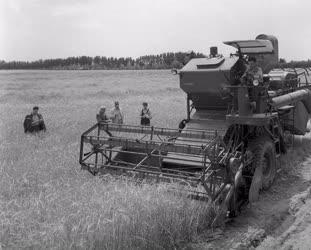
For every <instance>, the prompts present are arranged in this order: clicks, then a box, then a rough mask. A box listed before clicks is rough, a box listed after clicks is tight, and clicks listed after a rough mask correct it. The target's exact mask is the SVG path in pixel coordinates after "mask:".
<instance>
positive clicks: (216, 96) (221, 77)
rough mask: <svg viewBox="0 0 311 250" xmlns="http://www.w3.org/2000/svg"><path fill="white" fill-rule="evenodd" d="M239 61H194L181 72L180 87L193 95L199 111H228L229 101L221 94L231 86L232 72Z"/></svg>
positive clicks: (232, 58) (214, 59)
mask: <svg viewBox="0 0 311 250" xmlns="http://www.w3.org/2000/svg"><path fill="white" fill-rule="evenodd" d="M238 60H239V58H238V57H236V56H233V57H229V58H224V57H219V58H197V59H192V60H191V61H190V62H189V63H188V64H187V65H185V66H184V67H183V68H182V69H181V70H180V87H181V89H182V90H183V91H185V92H186V93H187V94H189V95H191V99H192V102H193V106H194V107H195V108H196V109H197V110H201V109H208V110H226V109H227V101H226V100H224V99H223V97H222V95H221V92H222V91H223V90H224V89H225V88H226V87H227V86H229V85H230V81H231V77H232V73H231V70H232V68H233V67H234V66H235V64H236V63H237V61H238Z"/></svg>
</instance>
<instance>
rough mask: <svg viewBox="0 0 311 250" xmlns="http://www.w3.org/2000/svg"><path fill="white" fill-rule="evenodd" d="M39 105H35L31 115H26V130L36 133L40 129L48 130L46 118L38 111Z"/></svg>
mask: <svg viewBox="0 0 311 250" xmlns="http://www.w3.org/2000/svg"><path fill="white" fill-rule="evenodd" d="M38 110H39V107H37V106H35V107H33V109H32V113H31V114H30V115H26V117H25V120H24V132H25V133H34V132H39V131H42V130H43V131H46V127H45V124H44V120H43V117H42V115H41V114H39V113H38Z"/></svg>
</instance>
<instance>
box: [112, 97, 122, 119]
mask: <svg viewBox="0 0 311 250" xmlns="http://www.w3.org/2000/svg"><path fill="white" fill-rule="evenodd" d="M123 118H124V116H123V113H122V111H121V109H120V104H119V102H118V101H115V102H114V109H113V110H112V111H111V120H112V123H116V124H123Z"/></svg>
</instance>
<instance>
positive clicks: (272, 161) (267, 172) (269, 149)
mask: <svg viewBox="0 0 311 250" xmlns="http://www.w3.org/2000/svg"><path fill="white" fill-rule="evenodd" d="M248 148H249V150H250V151H251V152H252V153H253V157H254V158H253V169H254V170H255V171H256V169H257V168H260V167H261V165H262V167H263V172H262V189H264V190H266V189H268V188H270V187H271V185H272V183H273V181H274V178H275V175H276V167H277V166H276V152H275V145H274V143H273V142H272V139H271V138H269V137H268V136H263V137H259V138H256V139H254V140H252V141H251V142H250V143H249V145H248ZM265 160H267V164H268V169H267V168H266V169H264V164H265Z"/></svg>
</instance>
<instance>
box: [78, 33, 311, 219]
mask: <svg viewBox="0 0 311 250" xmlns="http://www.w3.org/2000/svg"><path fill="white" fill-rule="evenodd" d="M225 44H227V45H230V46H233V47H235V48H236V49H237V53H236V54H233V55H230V56H229V57H223V56H221V55H217V52H216V53H214V52H215V51H214V50H215V48H214V47H213V53H212V55H211V56H209V57H207V58H195V59H192V60H190V61H189V62H188V63H187V64H186V65H185V66H184V67H183V68H182V69H181V70H180V71H179V72H178V75H179V78H180V87H181V88H182V89H183V90H184V91H185V92H186V94H187V101H186V104H187V106H186V107H187V117H186V118H185V120H184V121H183V122H182V123H181V124H184V126H181V127H180V128H179V129H169V128H159V127H153V126H150V127H146V126H133V125H119V124H112V123H97V124H95V125H94V126H93V127H91V128H90V129H89V130H87V131H86V132H84V133H83V134H82V136H81V148H80V160H79V162H80V164H81V166H82V168H83V169H86V170H88V171H89V172H91V173H92V174H94V175H95V174H97V173H106V172H109V173H116V174H123V173H126V174H130V175H133V177H135V178H137V177H139V178H140V177H143V178H152V179H155V180H156V181H160V180H161V181H162V180H164V181H175V182H178V183H180V184H182V185H183V186H187V187H188V188H187V189H186V190H187V192H188V193H189V195H190V196H191V197H192V198H195V199H201V200H208V201H210V202H212V203H214V204H215V205H216V206H217V208H218V217H219V216H221V215H235V214H236V213H237V211H238V210H239V209H240V207H241V205H242V204H243V203H244V202H245V201H255V200H256V199H257V198H258V194H259V191H260V190H261V189H268V188H269V187H270V186H271V184H272V182H273V180H274V178H275V176H276V172H277V161H278V158H279V156H280V155H281V154H284V153H286V150H287V148H288V146H290V145H289V144H290V140H288V137H289V135H303V134H305V133H306V132H307V122H308V119H309V114H310V113H311V91H310V87H311V85H309V81H308V79H309V73H310V69H277V68H273V65H274V64H275V63H277V62H278V41H277V39H276V38H275V37H273V36H267V35H259V36H258V37H257V38H256V39H255V40H243V41H229V42H225ZM249 56H252V57H256V58H257V61H259V63H260V66H261V67H262V69H263V71H264V73H265V74H264V81H263V82H262V83H258V82H255V81H253V82H247V83H243V82H242V81H241V77H242V75H243V74H244V72H245V70H246V64H247V63H246V61H245V60H246V58H247V57H249ZM183 190H185V189H183Z"/></svg>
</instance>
